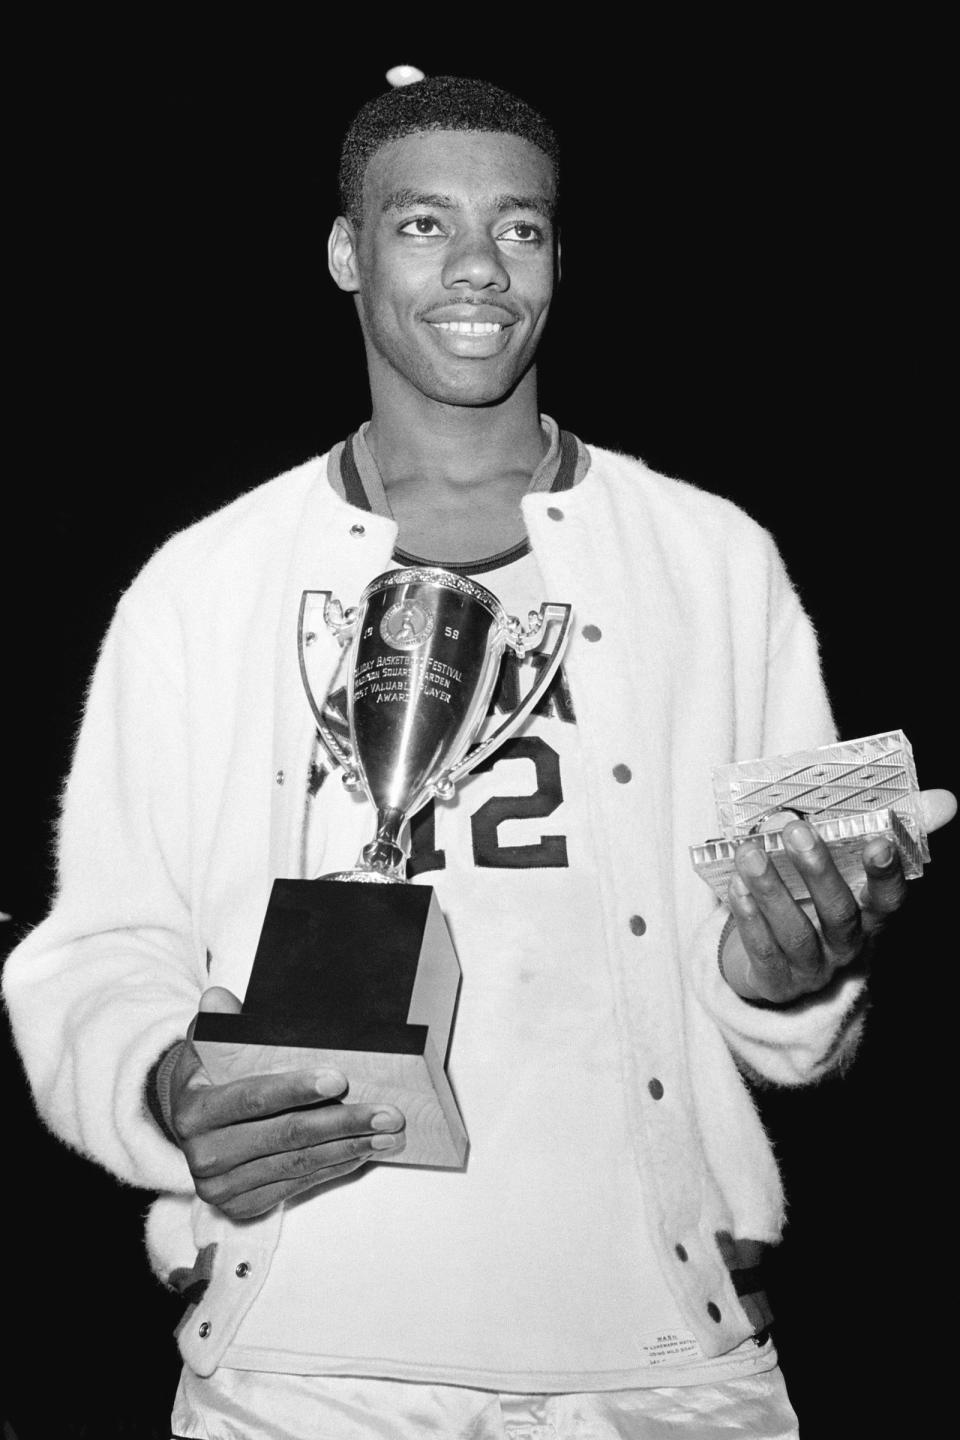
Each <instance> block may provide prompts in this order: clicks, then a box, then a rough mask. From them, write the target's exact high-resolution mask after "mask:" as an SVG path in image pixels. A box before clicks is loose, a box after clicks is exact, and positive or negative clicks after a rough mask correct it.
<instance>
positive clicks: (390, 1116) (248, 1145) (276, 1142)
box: [184, 1105, 404, 1183]
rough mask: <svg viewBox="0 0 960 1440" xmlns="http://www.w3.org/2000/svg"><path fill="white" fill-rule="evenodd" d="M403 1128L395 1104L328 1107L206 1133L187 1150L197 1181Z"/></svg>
mask: <svg viewBox="0 0 960 1440" xmlns="http://www.w3.org/2000/svg"><path fill="white" fill-rule="evenodd" d="M403 1124H404V1118H403V1115H402V1114H401V1112H400V1111H399V1110H398V1109H397V1108H396V1107H395V1106H393V1105H322V1106H318V1107H316V1108H315V1109H298V1110H291V1111H288V1112H287V1113H285V1114H283V1115H278V1116H266V1117H265V1118H264V1119H262V1120H257V1121H252V1122H248V1123H246V1124H238V1125H228V1126H225V1127H223V1128H222V1129H218V1130H214V1131H206V1132H204V1134H202V1135H198V1136H196V1137H194V1138H192V1139H190V1140H188V1141H186V1142H185V1143H184V1152H185V1154H186V1156H187V1162H188V1164H189V1165H190V1169H191V1172H192V1174H193V1175H194V1177H195V1178H196V1177H201V1178H203V1177H207V1176H212V1175H223V1174H226V1173H227V1172H229V1171H231V1170H234V1169H236V1168H238V1167H239V1166H243V1165H247V1164H249V1163H250V1162H251V1161H255V1160H258V1159H260V1158H263V1159H266V1160H268V1161H269V1160H271V1159H273V1158H275V1157H278V1156H282V1155H285V1154H288V1153H294V1154H295V1153H296V1152H297V1151H300V1150H306V1149H311V1148H315V1147H316V1146H318V1145H328V1144H331V1143H334V1142H336V1141H340V1140H350V1139H354V1138H357V1137H369V1136H371V1135H374V1134H378V1133H392V1132H396V1131H399V1130H402V1128H403ZM258 1183H263V1182H258Z"/></svg>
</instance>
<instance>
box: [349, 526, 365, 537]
mask: <svg viewBox="0 0 960 1440" xmlns="http://www.w3.org/2000/svg"><path fill="white" fill-rule="evenodd" d="M366 533H367V527H366V525H351V526H350V534H351V535H366Z"/></svg>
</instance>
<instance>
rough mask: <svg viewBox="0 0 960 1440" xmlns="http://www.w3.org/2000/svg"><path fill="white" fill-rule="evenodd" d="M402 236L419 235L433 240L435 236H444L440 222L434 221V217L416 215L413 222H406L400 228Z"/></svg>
mask: <svg viewBox="0 0 960 1440" xmlns="http://www.w3.org/2000/svg"><path fill="white" fill-rule="evenodd" d="M400 234H401V235H419V236H426V237H427V238H431V237H432V236H434V235H442V234H443V231H442V229H441V228H440V222H439V221H438V220H434V218H433V216H432V215H415V216H414V217H413V219H412V220H406V221H404V223H403V224H402V225H401V226H400Z"/></svg>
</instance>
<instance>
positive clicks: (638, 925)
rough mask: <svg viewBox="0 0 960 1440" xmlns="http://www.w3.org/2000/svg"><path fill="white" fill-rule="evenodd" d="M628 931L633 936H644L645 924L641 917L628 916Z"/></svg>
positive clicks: (645, 931)
mask: <svg viewBox="0 0 960 1440" xmlns="http://www.w3.org/2000/svg"><path fill="white" fill-rule="evenodd" d="M630 930H631V932H632V934H634V935H646V933H647V922H646V920H644V918H643V916H642V915H631V916H630Z"/></svg>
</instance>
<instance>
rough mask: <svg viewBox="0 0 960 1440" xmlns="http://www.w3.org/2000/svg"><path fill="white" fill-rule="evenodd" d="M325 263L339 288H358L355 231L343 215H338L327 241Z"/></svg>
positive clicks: (352, 290)
mask: <svg viewBox="0 0 960 1440" xmlns="http://www.w3.org/2000/svg"><path fill="white" fill-rule="evenodd" d="M327 264H328V265H329V266H330V274H331V275H332V276H333V278H334V281H335V282H336V284H337V285H339V287H340V289H341V290H349V291H351V292H356V291H357V290H359V289H360V273H359V266H358V264H357V232H356V230H355V229H354V227H353V225H352V224H351V222H350V221H349V220H348V219H347V218H346V216H345V215H338V216H337V218H336V220H334V222H333V229H332V230H331V231H330V239H329V240H328V241H327Z"/></svg>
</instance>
